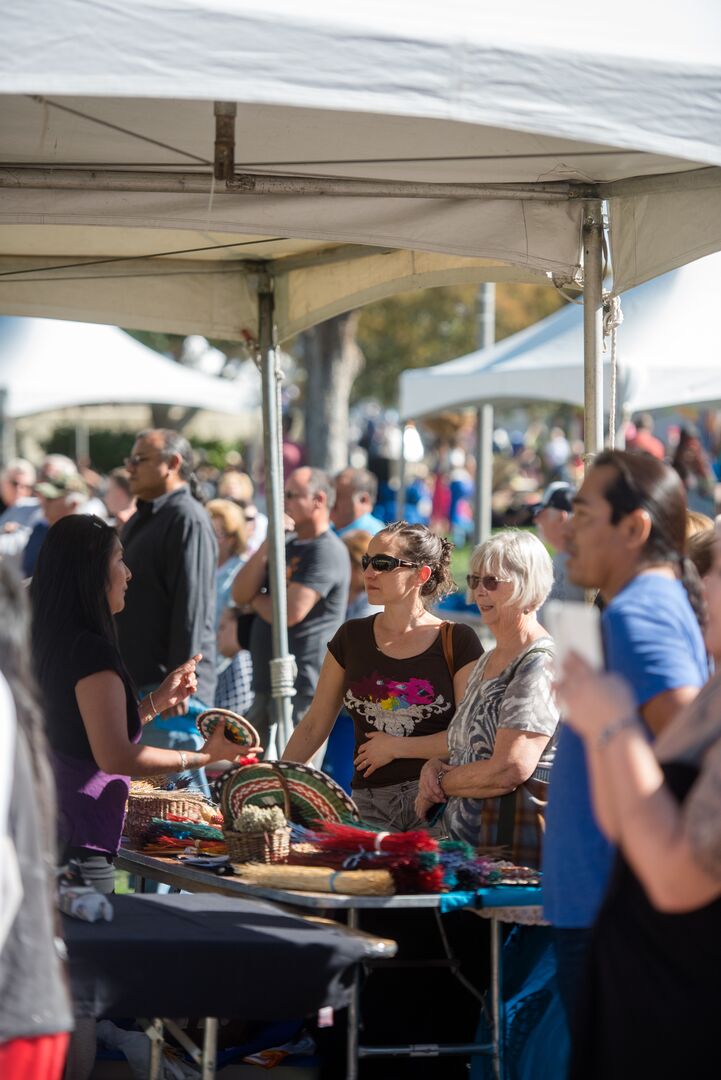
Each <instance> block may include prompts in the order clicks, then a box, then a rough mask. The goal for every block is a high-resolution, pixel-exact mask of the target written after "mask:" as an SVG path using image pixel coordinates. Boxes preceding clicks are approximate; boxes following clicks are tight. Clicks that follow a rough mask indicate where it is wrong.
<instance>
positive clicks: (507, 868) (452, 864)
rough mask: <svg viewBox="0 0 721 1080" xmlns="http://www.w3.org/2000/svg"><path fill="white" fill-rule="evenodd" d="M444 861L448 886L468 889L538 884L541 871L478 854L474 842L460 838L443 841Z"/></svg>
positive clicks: (441, 856)
mask: <svg viewBox="0 0 721 1080" xmlns="http://www.w3.org/2000/svg"><path fill="white" fill-rule="evenodd" d="M440 862H441V866H442V867H443V878H444V883H445V886H446V888H448V889H450V890H453V889H460V890H464V891H468V890H472V889H479V888H482V887H484V886H487V885H538V884H539V883H540V880H541V874H540V871H538V870H534V869H533V868H532V867H529V866H515V865H514V863H512V862H509V861H508V860H507V859H500V858H498V857H495V856H489V855H478V854H477V853H476V852H475V851H474V849H473V848H472V847H471V846H470V844H465V843H463V842H462V841H457V840H441V841H440Z"/></svg>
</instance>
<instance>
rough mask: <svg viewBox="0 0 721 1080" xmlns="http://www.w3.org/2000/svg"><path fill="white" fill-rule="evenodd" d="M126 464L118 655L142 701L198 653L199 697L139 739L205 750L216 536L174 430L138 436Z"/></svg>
mask: <svg viewBox="0 0 721 1080" xmlns="http://www.w3.org/2000/svg"><path fill="white" fill-rule="evenodd" d="M125 465H126V467H127V469H128V472H129V474H130V490H131V492H132V494H133V495H135V496H136V497H137V500H138V502H137V510H136V512H135V514H133V516H132V517H131V518H130V520H129V521H128V523H127V524H126V525H125V527H124V528H123V530H122V533H121V539H122V542H123V547H124V549H125V561H126V563H127V565H128V567H129V568H130V570H131V572H132V575H133V578H134V579H135V585H134V588H133V590H132V591H131V592H130V593H129V594H128V599H127V603H126V606H125V610H124V611H123V612H122V613H121V614H120V615H119V616H118V619H117V625H118V636H119V640H120V651H121V654H122V656H123V660H124V661H125V663H126V665H127V668H128V671H129V672H130V674H131V676H132V678H133V680H134V681H135V684H136V685H137V686H138V688H139V690H140V692H141V694H145V693H148V692H151V691H152V690H153V689H154V688H155V687H157V686H158V685H159V684H160V683H161V682H162V681H163V679H164V678H165V676H166V675H167V674H168V672H170V671H172V670H173V669H174V668H176V667H178V665H179V664H182V663H184V662H185V661H186V660H187V659H188V657H189V656H196V655H197V654H198V653H201V654H202V659H201V660H200V662H199V663H198V667H197V677H198V689H197V693H196V694H195V695H194V696H193V697H192V698H190V699H188V700H187V701H184V702H182V703H181V704H180V705H178V706H176V707H175V708H174V709H172V710H169V712H168V713H166V714H164V715H163V716H159V717H156V718H155V719H154V720H152V721H151V722H150V724H148V725H146V727H145V728H144V729H143V738H142V741H143V742H144V743H145V744H146V745H149V746H159V747H171V748H173V749H175V750H190V751H193V750H197V749H198V748H199V747H200V745H201V744H202V738H201V736H200V733H199V732H198V730H197V728H196V726H195V721H196V718H197V716H198V715H199V713H201V712H202V711H203V710H204V709H206V708H209V707H210V706H211V705H212V704H213V701H214V696H215V679H216V676H215V567H216V563H217V559H218V547H217V543H216V539H215V534H214V532H213V527H212V525H211V522H210V518H209V516H208V514H207V513H206V512H205V510H204V509H203V507H202V505H201V503H200V502H199V501H198V498H197V491H198V489H197V484H196V482H195V478H194V474H193V460H192V451H191V448H190V445H189V443H188V441H187V439H185V438H183V436H182V435H179V434H178V432H177V431H168V430H165V429H151V430H148V431H141V432H140V433H139V434H138V436H137V438H136V440H135V443H134V445H133V449H132V452H131V454H130V457H129V458H128V459H127V460H126V462H125ZM200 782H201V784H204V778H202V777H201V778H200Z"/></svg>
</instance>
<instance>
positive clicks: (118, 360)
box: [0, 318, 260, 419]
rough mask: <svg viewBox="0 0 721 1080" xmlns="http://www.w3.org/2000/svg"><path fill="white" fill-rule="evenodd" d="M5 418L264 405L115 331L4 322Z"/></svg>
mask: <svg viewBox="0 0 721 1080" xmlns="http://www.w3.org/2000/svg"><path fill="white" fill-rule="evenodd" d="M0 391H4V393H5V397H4V405H3V413H4V415H5V416H7V417H10V418H13V419H17V418H19V417H24V416H32V415H35V414H36V413H43V412H50V411H54V410H56V409H67V408H72V407H73V406H77V405H105V404H112V405H183V406H186V407H188V408H197V409H207V410H210V411H212V412H218V413H229V414H231V415H238V414H242V413H244V412H247V411H248V410H250V409H253V408H254V407H255V408H257V407H258V406H259V404H260V399H259V395H260V387H259V386H258V387H257V388H256V390H255V397H253V396H251V394H249V388H248V385H247V383H241V382H238V383H235V382H232V381H231V380H229V379H220V378H214V377H213V376H211V375H204V374H202V372H199V371H194V370H193V369H192V368H188V367H184V366H183V365H182V364H177V363H176V362H175V361H174V360H169V359H168V358H167V357H165V356H161V355H160V353H157V352H155V351H154V350H153V349H149V348H147V347H146V346H145V345H143V344H141V342H139V341H136V340H135V338H132V337H130V335H129V334H126V333H124V331H122V330H119V329H118V327H116V326H99V325H94V324H89V323H72V322H59V321H56V320H54V319H14V318H0Z"/></svg>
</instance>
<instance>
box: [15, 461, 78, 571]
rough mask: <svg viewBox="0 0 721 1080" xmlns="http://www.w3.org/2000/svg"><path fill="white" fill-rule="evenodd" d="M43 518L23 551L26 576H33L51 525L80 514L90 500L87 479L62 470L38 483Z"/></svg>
mask: <svg viewBox="0 0 721 1080" xmlns="http://www.w3.org/2000/svg"><path fill="white" fill-rule="evenodd" d="M35 494H36V495H37V496H38V498H39V499H40V506H41V508H42V512H43V520H42V521H39V522H38V523H37V525H35V527H34V529H33V531H32V532H31V533H30V538H29V540H28V542H27V545H26V547H25V551H24V552H23V576H24V577H32V575H33V571H34V570H35V562H36V560H37V557H38V554H39V552H40V548H41V547H42V546H43V540H44V539H45V536H46V534H47V531H48V529H49V528H50V526H51V525H54V524H55V522H56V521H60V519H61V518H64V517H68V516H69V515H70V514H79V513H80V512H81V510H82V508H83V507H84V506H85V504H86V503H87V501H88V489H87V486H86V484H85V481H84V480H83V478H82V477H81V476H79V475H78V474H77V473H60V474H58V475H57V476H53V477H52V478H47V479H44V480H41V481H40V483H38V484H36V485H35Z"/></svg>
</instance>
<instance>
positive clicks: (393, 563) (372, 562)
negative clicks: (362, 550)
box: [361, 555, 420, 574]
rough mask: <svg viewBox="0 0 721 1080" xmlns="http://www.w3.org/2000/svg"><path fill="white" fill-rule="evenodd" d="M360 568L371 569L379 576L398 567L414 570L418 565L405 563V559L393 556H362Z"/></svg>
mask: <svg viewBox="0 0 721 1080" xmlns="http://www.w3.org/2000/svg"><path fill="white" fill-rule="evenodd" d="M361 566H362V567H363V569H364V570H367V569H368V567H369V566H370V567H372V569H373V570H377V571H378V573H379V574H386V573H388V571H389V570H396V569H397V568H398V567H399V566H408V567H411V568H413V569H416V568H417V567H418V566H420V563H414V562H406V561H405V559H396V557H395V555H363V556H361Z"/></svg>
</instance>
